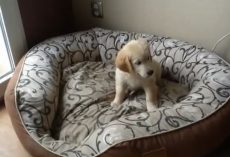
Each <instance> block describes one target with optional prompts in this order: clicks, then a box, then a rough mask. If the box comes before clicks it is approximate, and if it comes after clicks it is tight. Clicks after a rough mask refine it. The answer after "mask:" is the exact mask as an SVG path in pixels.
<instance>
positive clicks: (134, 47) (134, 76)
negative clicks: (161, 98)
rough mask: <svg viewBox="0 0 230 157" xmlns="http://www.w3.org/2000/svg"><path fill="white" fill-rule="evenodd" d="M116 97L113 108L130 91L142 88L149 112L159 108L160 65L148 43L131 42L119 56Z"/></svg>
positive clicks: (139, 40)
mask: <svg viewBox="0 0 230 157" xmlns="http://www.w3.org/2000/svg"><path fill="white" fill-rule="evenodd" d="M115 65H116V76H115V79H116V95H115V98H114V100H113V102H112V103H111V106H116V105H120V104H121V103H122V102H123V101H124V99H125V97H126V96H127V94H128V91H130V90H137V89H140V88H142V89H143V90H144V91H145V94H146V106H147V110H148V111H153V110H154V109H156V107H157V99H158V86H157V82H159V81H160V78H161V68H160V64H159V63H157V62H156V61H155V60H153V59H152V57H151V55H150V52H149V47H148V44H147V41H146V40H144V39H138V40H131V41H130V42H128V43H127V44H126V45H125V46H124V47H123V48H122V49H121V50H120V51H119V52H118V54H117V58H116V61H115Z"/></svg>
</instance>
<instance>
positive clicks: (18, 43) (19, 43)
mask: <svg viewBox="0 0 230 157" xmlns="http://www.w3.org/2000/svg"><path fill="white" fill-rule="evenodd" d="M0 5H1V8H2V13H3V18H4V21H5V26H6V31H7V35H8V38H9V43H10V47H11V51H12V54H13V58H14V62H15V64H17V63H18V61H19V60H20V58H21V57H22V55H24V54H25V52H26V50H27V43H26V39H25V33H24V29H23V26H22V21H21V16H20V12H19V8H18V3H17V0H0ZM6 84H7V82H4V83H2V84H0V99H1V97H2V96H3V94H4V91H5V88H6Z"/></svg>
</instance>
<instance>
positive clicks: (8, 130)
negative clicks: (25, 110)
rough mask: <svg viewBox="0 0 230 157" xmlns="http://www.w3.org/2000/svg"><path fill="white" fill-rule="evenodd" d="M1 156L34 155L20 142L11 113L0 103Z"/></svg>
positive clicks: (26, 156)
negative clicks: (13, 125) (11, 119)
mask: <svg viewBox="0 0 230 157" xmlns="http://www.w3.org/2000/svg"><path fill="white" fill-rule="evenodd" d="M0 157H32V156H31V155H29V153H27V152H26V150H25V149H24V148H23V147H22V145H21V143H20V142H19V140H18V138H17V136H16V134H15V132H14V130H13V127H12V125H11V121H10V118H9V115H8V114H7V112H6V110H5V108H4V107H3V106H1V104H0Z"/></svg>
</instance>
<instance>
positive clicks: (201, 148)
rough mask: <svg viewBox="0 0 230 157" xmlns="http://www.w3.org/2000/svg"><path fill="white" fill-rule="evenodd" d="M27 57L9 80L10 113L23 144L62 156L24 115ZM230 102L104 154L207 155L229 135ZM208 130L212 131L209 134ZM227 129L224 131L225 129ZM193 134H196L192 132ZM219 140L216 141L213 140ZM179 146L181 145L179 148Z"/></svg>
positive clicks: (35, 150)
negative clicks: (38, 137)
mask: <svg viewBox="0 0 230 157" xmlns="http://www.w3.org/2000/svg"><path fill="white" fill-rule="evenodd" d="M23 62H24V57H23V58H22V59H21V61H20V62H19V63H18V65H17V67H16V70H15V73H14V75H13V77H12V78H11V80H10V81H9V83H8V86H7V89H6V92H5V96H4V99H5V105H6V108H7V110H8V112H9V115H10V118H11V121H12V124H13V127H14V128H15V131H16V134H17V136H18V138H19V139H20V141H21V143H22V144H23V145H24V147H25V148H26V149H27V151H28V152H30V153H31V154H32V155H34V156H46V157H58V156H59V155H57V154H54V152H51V151H50V150H48V149H46V148H44V147H43V146H42V145H40V144H39V143H37V142H36V141H35V140H34V139H32V137H31V136H30V135H29V134H28V132H27V130H26V129H25V127H24V125H23V122H22V120H21V118H20V115H19V112H18V109H17V106H16V101H15V100H16V98H15V90H14V89H15V86H16V84H17V81H18V77H19V75H20V72H21V69H22V66H23ZM229 105H230V102H229V101H228V102H227V104H225V105H224V106H223V107H221V108H220V109H219V110H218V112H214V113H213V114H211V115H210V116H208V117H207V118H205V119H203V120H201V121H198V122H197V123H194V124H191V126H190V127H184V128H180V129H178V130H174V131H170V132H167V133H163V134H160V135H156V136H152V137H144V138H139V139H134V140H131V141H126V142H121V143H119V144H117V145H115V146H114V147H112V148H110V149H108V150H107V151H105V152H104V153H102V154H100V155H99V156H101V157H107V156H110V157H113V156H119V157H123V156H124V157H127V156H146V157H147V156H149V155H150V156H152V155H157V156H159V157H161V156H162V157H163V156H167V157H173V156H177V157H182V156H184V155H186V156H187V157H189V156H191V157H192V156H196V157H199V156H203V155H206V154H207V153H209V151H208V150H213V149H215V148H216V147H217V146H218V145H220V144H221V143H223V142H224V140H225V139H226V138H228V137H229V132H230V126H229V125H228V121H223V120H222V121H221V119H230V114H229V113H230V106H229ZM207 130H208V133H209V134H207ZM223 130H224V132H223ZM192 133H193V134H192ZM210 141H215V142H210ZM176 148H179V150H178V149H176Z"/></svg>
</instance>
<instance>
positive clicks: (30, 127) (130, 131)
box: [15, 28, 230, 157]
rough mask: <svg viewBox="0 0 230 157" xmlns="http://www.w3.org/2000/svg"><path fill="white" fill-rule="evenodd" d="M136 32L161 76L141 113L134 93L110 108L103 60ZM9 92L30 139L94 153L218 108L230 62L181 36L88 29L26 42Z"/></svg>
mask: <svg viewBox="0 0 230 157" xmlns="http://www.w3.org/2000/svg"><path fill="white" fill-rule="evenodd" d="M127 34H128V35H127ZM124 36H126V37H125V40H124V38H123V37H124ZM140 36H141V37H143V38H146V39H147V41H148V42H149V46H150V50H151V54H152V56H153V58H155V59H156V60H157V61H158V62H159V63H160V64H161V66H162V69H163V74H164V76H167V77H166V78H167V79H164V80H163V81H162V85H161V88H160V89H161V96H160V107H159V108H158V109H156V110H155V111H153V112H147V111H146V106H145V97H144V93H143V92H142V91H139V92H137V93H133V94H131V95H129V96H128V97H127V99H126V100H125V102H124V103H123V104H122V105H121V106H120V107H110V102H111V101H112V99H113V97H114V88H115V86H114V71H115V67H114V65H113V64H112V63H111V61H113V60H114V59H115V57H116V53H117V52H118V51H119V50H120V49H121V48H122V46H123V45H124V43H125V42H127V41H129V40H131V39H135V38H138V37H140ZM110 54H111V55H110ZM74 56H75V57H74ZM76 56H79V57H76ZM108 56H109V57H108ZM100 60H102V61H100ZM170 80H174V81H170ZM15 92H16V98H17V108H18V111H19V113H20V116H21V119H22V121H23V123H24V125H25V128H26V130H27V131H28V132H29V134H30V135H31V136H32V137H33V138H34V140H36V141H37V142H38V143H40V144H41V145H42V146H43V147H45V148H47V149H49V150H50V151H52V152H54V153H56V154H59V155H61V156H65V157H77V156H78V157H79V156H82V157H83V156H87V157H88V156H97V155H98V154H100V153H102V152H104V151H105V150H107V149H109V148H110V147H111V146H113V145H115V144H117V143H120V142H122V141H127V140H131V139H135V138H141V137H148V136H154V135H157V134H161V133H164V132H169V131H173V130H175V129H179V128H183V127H189V125H191V124H193V123H196V122H199V121H201V120H203V119H204V118H206V117H208V116H209V115H211V114H213V113H214V112H216V111H218V109H219V108H221V107H222V106H223V105H224V104H225V102H227V100H228V99H229V97H230V66H229V65H228V64H227V63H226V62H224V61H223V60H222V59H221V58H219V57H218V56H217V55H216V54H214V53H210V52H208V51H207V50H205V49H203V48H200V47H197V46H194V45H191V44H189V43H187V42H182V41H178V40H175V39H171V38H166V37H157V36H154V35H148V34H141V33H129V32H120V33H119V31H112V30H104V29H100V28H96V29H92V30H89V31H84V32H77V33H73V34H69V35H66V36H61V37H56V38H52V39H49V40H46V41H44V42H43V43H41V44H39V45H37V46H35V47H34V48H32V49H31V50H30V51H29V52H28V53H27V55H26V58H25V62H24V66H23V68H22V72H21V75H20V77H19V80H18V84H17V87H16V91H15Z"/></svg>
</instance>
